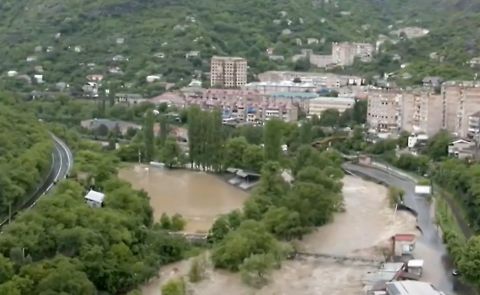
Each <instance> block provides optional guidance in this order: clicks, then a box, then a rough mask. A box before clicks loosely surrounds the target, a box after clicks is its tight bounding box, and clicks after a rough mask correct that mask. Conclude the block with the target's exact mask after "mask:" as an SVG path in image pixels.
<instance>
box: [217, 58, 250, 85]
mask: <svg viewBox="0 0 480 295" xmlns="http://www.w3.org/2000/svg"><path fill="white" fill-rule="evenodd" d="M210 84H211V86H212V87H222V88H240V87H242V86H244V85H245V84H247V60H246V59H244V58H241V57H223V56H213V57H212V60H211V65H210Z"/></svg>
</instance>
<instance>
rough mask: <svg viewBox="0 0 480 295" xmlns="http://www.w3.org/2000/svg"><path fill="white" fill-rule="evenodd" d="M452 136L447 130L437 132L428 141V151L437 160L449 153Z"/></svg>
mask: <svg viewBox="0 0 480 295" xmlns="http://www.w3.org/2000/svg"><path fill="white" fill-rule="evenodd" d="M450 141H451V136H450V134H449V133H448V132H447V131H440V132H439V133H437V134H435V135H434V136H433V137H432V138H431V139H430V140H429V141H428V143H427V153H428V155H429V156H430V157H431V158H432V159H433V160H435V161H438V160H440V159H442V158H444V157H446V156H447V155H448V145H449V144H450Z"/></svg>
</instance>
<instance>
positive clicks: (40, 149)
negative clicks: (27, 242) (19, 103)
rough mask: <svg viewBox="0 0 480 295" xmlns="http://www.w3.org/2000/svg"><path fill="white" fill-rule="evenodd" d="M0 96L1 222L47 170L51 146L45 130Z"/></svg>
mask: <svg viewBox="0 0 480 295" xmlns="http://www.w3.org/2000/svg"><path fill="white" fill-rule="evenodd" d="M3 100H4V97H0V219H1V220H2V221H3V219H4V218H5V217H6V216H7V215H8V207H9V205H12V208H13V209H14V208H16V207H17V206H20V205H22V204H23V203H24V202H25V201H27V197H28V196H29V193H31V191H32V190H33V189H35V187H36V186H37V185H38V183H39V182H40V181H41V179H42V178H43V176H44V175H46V174H48V170H49V169H50V163H51V161H50V159H51V152H52V143H51V139H50V136H49V134H48V133H47V130H46V128H44V127H43V126H42V125H41V123H39V122H38V121H37V120H36V119H35V118H34V117H33V116H30V115H28V114H25V112H19V110H18V109H16V108H13V107H11V106H9V105H7V104H5V103H4V102H3Z"/></svg>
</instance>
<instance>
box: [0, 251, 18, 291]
mask: <svg viewBox="0 0 480 295" xmlns="http://www.w3.org/2000/svg"><path fill="white" fill-rule="evenodd" d="M14 274H15V271H14V268H13V263H12V262H11V261H10V260H9V259H7V258H5V257H4V256H3V255H0V284H2V283H4V282H6V281H8V280H10V279H11V278H12V277H13V275H14Z"/></svg>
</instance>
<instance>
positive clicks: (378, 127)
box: [367, 89, 402, 133]
mask: <svg viewBox="0 0 480 295" xmlns="http://www.w3.org/2000/svg"><path fill="white" fill-rule="evenodd" d="M367 95H368V102H367V123H368V125H369V127H370V128H371V129H373V130H375V131H376V132H381V133H384V132H397V131H398V130H399V129H400V128H401V125H402V124H401V118H400V115H401V112H400V101H401V99H402V93H401V92H398V91H394V90H377V89H374V90H368V94H367Z"/></svg>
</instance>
